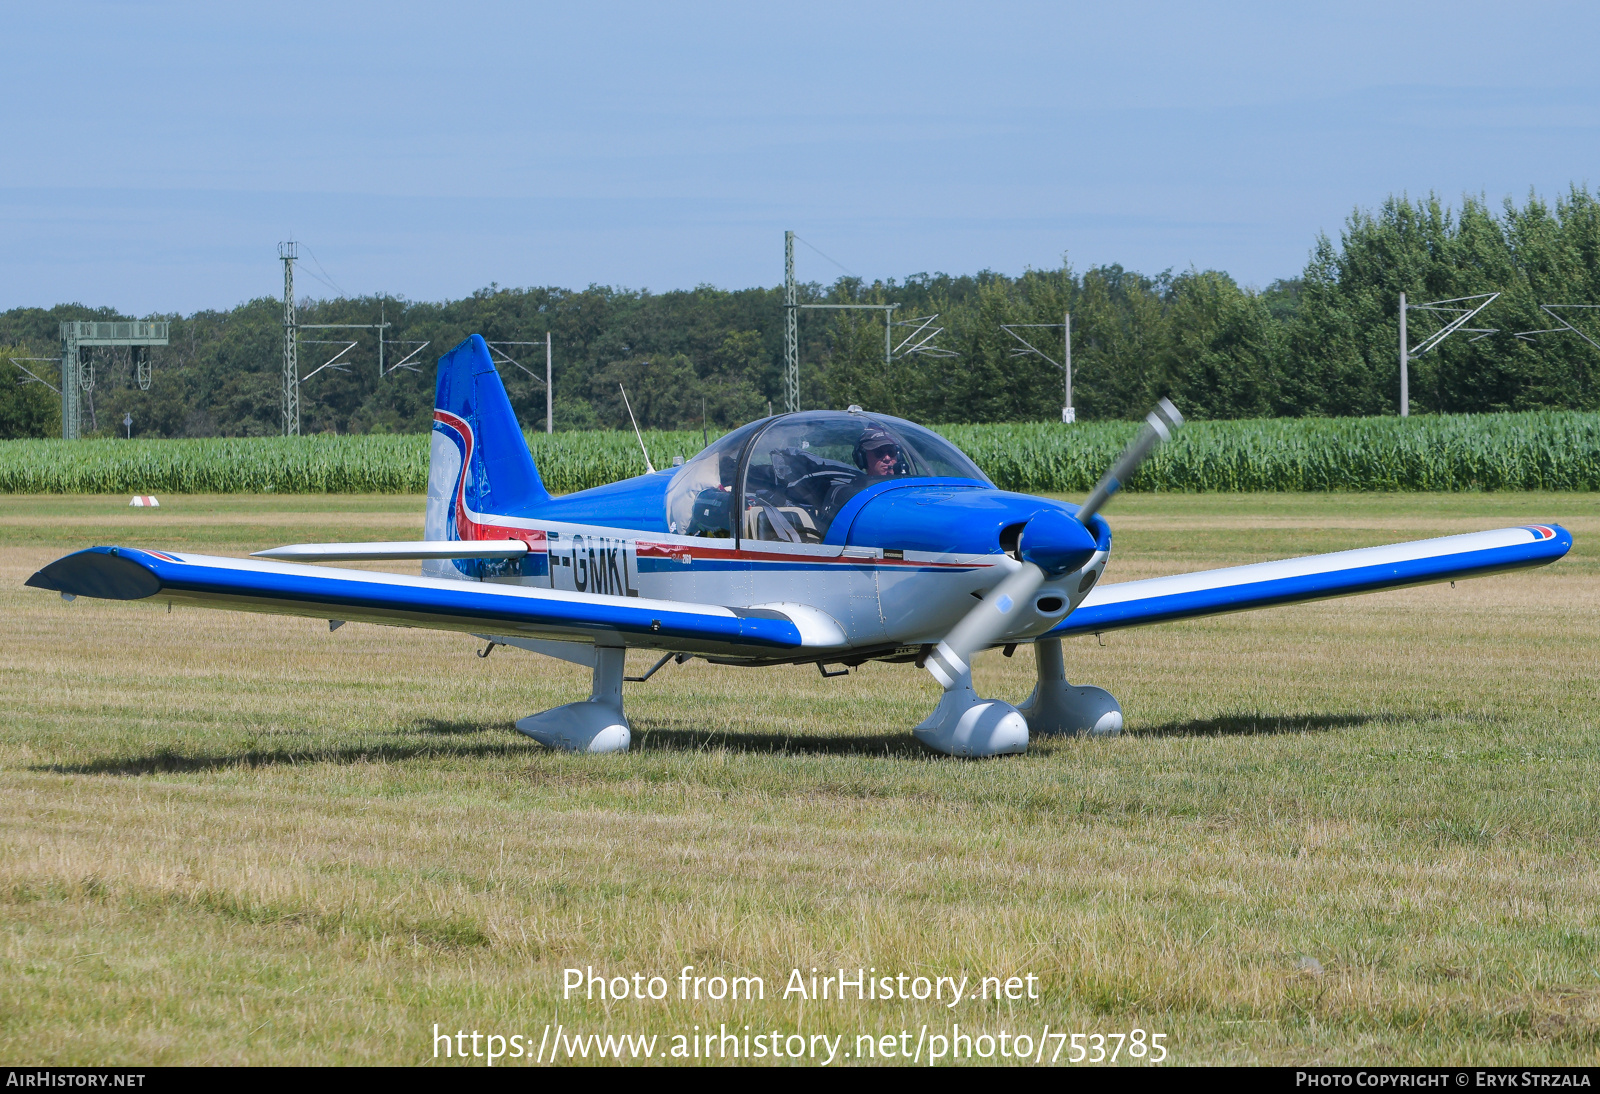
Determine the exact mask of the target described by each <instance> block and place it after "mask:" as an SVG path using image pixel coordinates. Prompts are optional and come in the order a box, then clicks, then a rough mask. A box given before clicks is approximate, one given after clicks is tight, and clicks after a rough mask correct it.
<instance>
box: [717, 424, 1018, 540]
mask: <svg viewBox="0 0 1600 1094" xmlns="http://www.w3.org/2000/svg"><path fill="white" fill-rule="evenodd" d="M934 476H937V477H954V478H964V479H977V480H979V481H980V482H988V479H987V478H985V477H984V474H983V472H982V471H979V470H978V468H977V467H976V465H974V464H973V463H972V461H971V460H969V459H967V457H966V456H965V455H963V454H962V453H961V451H960V449H958V448H956V447H955V446H954V445H952V444H950V443H949V442H948V441H946V440H944V439H943V438H941V437H939V436H938V435H937V434H934V433H931V432H929V431H928V430H926V429H924V428H922V427H921V426H919V425H914V424H912V423H911V422H907V421H902V420H901V419H899V418H889V417H883V416H879V415H866V414H859V413H858V414H841V413H838V412H837V411H812V412H808V413H802V414H788V415H785V416H783V417H781V418H779V419H778V420H776V421H775V422H773V423H772V425H771V426H769V427H768V428H767V429H766V430H765V431H764V432H762V433H761V434H759V435H758V436H757V437H756V438H755V441H754V444H753V446H752V447H751V449H750V452H749V454H748V455H747V456H746V457H745V479H744V513H743V515H742V517H741V520H742V524H741V526H740V529H739V531H740V535H741V536H742V537H743V538H746V539H758V540H780V541H784V542H789V543H821V542H822V541H823V539H824V538H826V536H827V534H828V529H829V527H830V526H831V525H832V524H833V519H834V518H835V517H836V516H838V514H839V512H840V510H842V509H843V508H844V506H845V504H846V503H847V502H848V501H849V500H850V499H851V498H853V497H855V496H856V495H857V494H859V493H860V492H861V491H863V490H865V489H866V488H867V487H869V486H872V485H875V484H877V483H881V482H887V481H890V480H893V479H902V478H912V477H934Z"/></svg>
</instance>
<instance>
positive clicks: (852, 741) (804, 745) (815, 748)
mask: <svg viewBox="0 0 1600 1094" xmlns="http://www.w3.org/2000/svg"><path fill="white" fill-rule="evenodd" d="M634 747H635V748H637V749H639V750H640V751H641V752H716V751H720V750H723V749H726V750H728V751H729V752H753V753H761V754H765V755H773V756H878V757H888V758H897V759H903V758H908V757H923V756H928V755H929V754H930V753H929V751H928V749H926V748H924V747H923V746H922V745H921V744H920V743H919V742H918V741H917V740H916V739H915V738H912V737H907V736H905V735H904V734H900V733H883V734H862V735H859V736H844V735H829V736H823V735H821V734H795V733H783V734H778V733H728V732H724V731H721V730H706V729H648V728H641V729H639V731H638V735H637V736H636V737H635V738H634Z"/></svg>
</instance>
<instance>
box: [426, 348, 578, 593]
mask: <svg viewBox="0 0 1600 1094" xmlns="http://www.w3.org/2000/svg"><path fill="white" fill-rule="evenodd" d="M549 500H550V492H549V491H548V490H546V489H545V488H544V482H543V480H541V479H540V478H539V469H538V468H537V467H535V466H534V465H533V454H532V453H531V452H529V451H528V442H527V440H526V439H525V438H524V437H523V435H522V428H521V427H520V426H519V425H518V424H517V416H516V413H515V412H514V411H513V410H512V409H511V400H510V399H508V398H507V397H506V389H505V385H504V384H502V383H501V382H500V374H499V373H498V372H496V371H495V367H494V362H493V361H492V360H490V358H489V347H488V346H487V345H485V344H484V341H483V338H482V336H481V335H476V334H474V335H472V336H470V337H469V338H467V340H466V341H464V342H462V343H461V344H460V345H459V346H457V347H456V348H455V349H453V350H451V351H450V352H449V353H447V354H445V355H444V356H443V357H441V358H439V380H438V386H437V388H436V389H435V395H434V400H433V441H432V444H431V446H430V448H429V456H428V509H427V517H426V520H425V524H424V527H425V529H426V530H425V532H424V533H423V534H424V535H425V536H426V537H427V538H428V539H430V540H446V539H465V540H471V539H477V538H479V536H478V535H477V534H476V529H477V526H478V524H479V523H481V518H482V517H484V516H486V515H493V514H499V515H511V514H514V513H517V512H519V511H521V510H524V509H526V508H527V507H529V506H532V505H538V504H540V503H541V502H546V501H549ZM446 565H448V564H446Z"/></svg>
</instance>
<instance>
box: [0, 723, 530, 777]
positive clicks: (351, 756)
mask: <svg viewBox="0 0 1600 1094" xmlns="http://www.w3.org/2000/svg"><path fill="white" fill-rule="evenodd" d="M501 728H503V727H500V726H482V727H477V728H467V727H463V728H452V729H446V730H443V731H440V730H426V729H424V730H421V732H425V733H426V732H433V733H439V732H444V733H455V734H466V733H474V732H479V731H480V730H481V731H485V732H488V731H492V730H498V729H501ZM533 747H534V746H532V745H531V744H524V743H522V742H520V741H505V740H498V741H480V742H473V743H470V744H469V743H466V742H450V743H448V744H446V743H440V742H419V743H416V744H399V743H395V744H367V745H351V746H349V747H345V748H318V747H314V746H313V747H307V748H298V749H297V748H284V749H241V750H240V751H238V752H216V753H201V754H188V753H182V752H174V751H171V750H166V749H163V750H161V751H159V752H152V753H149V754H147V755H144V756H108V757H106V758H104V759H98V760H87V761H85V762H83V763H75V764H38V765H35V766H34V767H33V768H32V769H31V770H34V771H38V772H45V773H49V774H52V775H164V774H182V773H184V772H190V771H222V770H225V769H227V768H231V767H296V766H311V765H315V764H358V763H395V762H398V761H402V760H415V759H433V758H437V759H459V758H468V759H487V758H490V757H495V756H525V755H526V754H527V753H528V752H529V751H531V750H532V748H533Z"/></svg>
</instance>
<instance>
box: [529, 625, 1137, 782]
mask: <svg viewBox="0 0 1600 1094" xmlns="http://www.w3.org/2000/svg"><path fill="white" fill-rule="evenodd" d="M1033 651H1034V657H1035V659H1036V660H1037V662H1038V666H1039V682H1038V683H1037V684H1036V685H1035V686H1034V689H1033V694H1032V695H1030V696H1029V697H1028V699H1027V700H1026V701H1025V702H1023V703H1022V704H1021V705H1020V706H1012V705H1011V704H1010V703H1007V702H1003V701H1001V700H999V699H983V698H980V697H979V696H978V694H977V692H975V691H974V690H973V688H972V673H971V671H970V670H968V671H965V672H963V673H962V674H961V676H960V677H959V678H957V679H955V680H952V681H951V686H949V687H947V688H946V689H945V693H944V695H943V697H942V698H940V700H939V705H938V706H937V707H935V708H934V710H933V713H932V714H930V715H928V718H927V720H926V721H924V722H923V723H922V724H921V725H919V726H918V727H917V728H916V729H914V730H912V733H913V735H914V736H915V737H916V738H917V740H919V741H921V742H922V743H923V744H925V745H927V746H928V747H929V748H931V749H933V750H935V751H936V752H943V753H945V754H946V755H948V756H1005V755H1010V754H1014V753H1018V752H1026V751H1027V749H1028V738H1029V736H1030V734H1031V735H1037V736H1041V737H1054V736H1090V737H1108V736H1112V735H1114V734H1117V733H1121V732H1122V707H1120V706H1119V705H1117V701H1116V699H1115V698H1113V697H1112V695H1111V693H1110V692H1109V691H1106V690H1105V689H1104V688H1096V687H1085V686H1075V685H1073V684H1070V683H1068V682H1067V677H1066V672H1065V668H1064V664H1063V661H1062V657H1061V640H1060V639H1045V640H1041V641H1038V642H1035V643H1034V644H1033ZM626 657H627V651H626V650H623V649H616V648H606V647H598V648H596V649H595V651H594V686H593V688H592V689H591V693H590V695H589V698H588V699H586V700H584V701H583V702H581V703H568V704H567V705H566V706H560V707H556V708H555V709H554V710H547V711H544V712H543V713H542V714H530V715H529V716H528V717H526V718H523V719H521V720H519V721H518V722H517V729H518V731H520V732H522V733H526V734H527V735H528V736H529V737H532V738H533V739H534V740H536V741H538V742H539V743H540V744H542V745H547V746H549V747H550V748H557V749H561V750H563V751H566V752H626V751H627V750H628V745H629V744H630V743H631V742H632V740H633V730H632V727H631V726H629V724H628V717H627V715H625V714H624V713H623V712H622V680H623V663H624V661H625V659H626Z"/></svg>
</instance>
